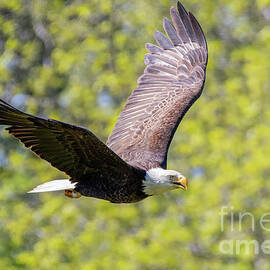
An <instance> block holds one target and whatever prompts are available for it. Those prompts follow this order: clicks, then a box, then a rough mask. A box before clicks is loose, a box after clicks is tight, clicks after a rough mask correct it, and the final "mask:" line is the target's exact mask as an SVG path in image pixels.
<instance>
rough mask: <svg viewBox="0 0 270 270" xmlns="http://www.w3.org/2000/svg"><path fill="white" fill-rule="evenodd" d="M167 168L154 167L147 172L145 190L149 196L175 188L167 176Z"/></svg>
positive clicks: (144, 181)
mask: <svg viewBox="0 0 270 270" xmlns="http://www.w3.org/2000/svg"><path fill="white" fill-rule="evenodd" d="M167 175H168V173H167V170H164V169H162V168H152V169H150V170H148V171H147V172H146V175H145V178H144V180H143V192H144V193H145V194H147V195H149V196H151V195H156V194H160V193H163V192H166V191H169V190H172V189H174V187H172V185H170V183H169V181H168V178H167Z"/></svg>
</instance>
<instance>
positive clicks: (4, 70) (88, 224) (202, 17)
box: [0, 0, 270, 270]
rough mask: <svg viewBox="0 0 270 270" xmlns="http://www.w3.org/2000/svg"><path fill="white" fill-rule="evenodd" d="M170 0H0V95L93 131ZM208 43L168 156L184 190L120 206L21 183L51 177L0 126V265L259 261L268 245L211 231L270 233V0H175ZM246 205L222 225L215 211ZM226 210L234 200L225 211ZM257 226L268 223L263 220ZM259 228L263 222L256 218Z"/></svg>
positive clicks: (128, 79)
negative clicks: (202, 71)
mask: <svg viewBox="0 0 270 270" xmlns="http://www.w3.org/2000/svg"><path fill="white" fill-rule="evenodd" d="M175 4H176V3H175V1H169V0H157V1H152V0H136V1H127V0H103V1H99V0H89V1H82V0H74V1H71V0H70V1H61V0H51V1H49V0H48V1H42V0H32V1H31V0H0V96H1V98H3V99H5V100H6V101H8V102H12V104H14V105H15V106H17V107H19V108H21V109H23V110H25V111H27V112H30V113H33V114H38V115H44V116H47V117H50V118H55V119H59V120H63V121H67V122H70V123H74V124H79V125H83V126H87V127H88V128H89V129H90V130H92V131H93V132H94V133H95V134H96V135H97V136H98V137H99V138H101V139H102V140H103V141H105V140H106V138H107V136H108V135H109V133H110V131H111V130H112V128H113V126H114V124H115V122H116V120H117V116H118V114H119V112H120V110H121V108H122V106H123V104H124V102H125V100H126V98H127V97H128V96H129V94H130V93H131V91H132V90H133V89H134V88H135V87H136V80H137V78H138V76H139V75H140V74H141V73H142V71H143V68H144V64H143V57H144V54H145V53H146V50H145V48H144V43H146V42H154V41H153V31H154V30H156V29H159V30H161V29H162V18H163V17H164V16H167V17H168V16H169V7H170V6H171V5H175ZM183 4H184V6H185V7H186V8H187V9H188V10H191V11H192V12H193V14H195V15H196V17H197V19H198V20H199V22H200V23H201V25H202V27H203V29H204V32H205V34H206V37H207V40H208V45H209V64H208V69H207V80H206V85H205V91H204V93H203V95H202V97H201V98H200V99H199V101H198V102H196V103H195V105H194V106H193V107H192V108H191V110H190V111H189V113H188V114H187V115H186V117H185V119H184V120H183V121H182V124H181V125H180V127H179V129H178V131H177V133H176V136H175V139H174V141H173V144H172V146H171V148H170V152H169V163H168V167H169V168H171V169H176V170H179V171H181V172H182V173H183V174H185V175H186V176H187V177H188V179H189V185H190V188H189V190H188V191H187V192H181V191H173V192H170V193H167V194H164V195H162V196H157V197H153V198H149V199H146V200H145V201H142V202H140V203H137V204H133V205H115V204H111V203H108V202H105V201H101V200H96V199H91V198H83V199H80V200H70V199H68V198H66V197H64V196H63V195H62V193H61V192H58V193H57V192H56V193H50V194H42V195H30V194H26V191H28V190H30V189H32V188H33V187H34V186H36V185H38V184H40V183H42V182H45V181H48V180H52V179H59V178H60V179H61V178H63V176H64V175H63V174H61V173H60V172H58V171H57V170H56V169H53V168H51V167H50V166H49V165H48V164H47V163H46V162H42V161H40V160H39V159H38V158H37V157H35V156H34V155H33V154H32V153H30V152H29V151H27V150H26V149H24V148H23V147H22V146H21V145H19V144H18V142H17V141H16V140H15V139H13V138H11V137H10V136H9V135H8V134H7V132H5V131H4V130H3V129H2V130H1V136H0V269H42V270H45V269H81V270H88V269H125V270H133V269H134V270H135V269H136V270H137V269H139V270H140V269H145V270H148V269H151V270H152V269H153V270H161V269H241V270H242V269H260V270H261V269H269V267H270V261H269V256H270V255H267V254H263V252H259V253H258V254H256V253H255V252H254V250H252V249H249V250H246V249H244V248H241V249H240V251H239V252H238V253H237V254H236V253H235V252H234V253H233V254H223V253H222V252H221V251H220V243H221V241H222V240H224V239H225V240H226V239H231V240H237V239H246V240H256V241H258V242H259V243H262V242H263V241H265V240H267V239H270V235H269V230H266V229H263V228H262V227H261V226H259V220H260V218H261V216H262V215H263V214H264V213H267V212H270V179H269V175H270V140H269V134H270V106H269V104H270V94H269V93H270V76H269V75H270V24H269V21H270V0H256V1H255V0H237V1H235V0H219V1H213V0H200V1H198V0H189V1H187V0H183ZM222 206H228V207H229V208H228V209H229V210H230V209H231V212H233V215H234V217H235V218H237V216H238V214H239V213H243V212H250V213H252V214H253V215H254V219H255V230H254V231H253V230H252V227H251V222H250V219H249V218H246V219H245V220H244V222H243V227H242V230H239V229H238V227H236V229H235V230H233V231H231V230H230V215H227V216H225V229H224V231H222V230H221V221H220V215H219V212H220V209H221V207H222ZM230 207H233V208H230ZM268 228H269V226H268ZM269 229H270V228H269Z"/></svg>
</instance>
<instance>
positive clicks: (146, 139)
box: [0, 2, 207, 203]
mask: <svg viewBox="0 0 270 270" xmlns="http://www.w3.org/2000/svg"><path fill="white" fill-rule="evenodd" d="M177 9H178V11H177V10H176V9H175V8H174V7H172V8H171V10H170V13H171V19H172V23H171V22H170V21H169V20H168V19H167V18H164V20H163V27H164V30H165V32H166V34H167V36H168V38H167V37H166V36H165V35H164V34H163V33H161V32H159V31H155V33H154V37H155V39H156V41H157V43H158V45H159V46H156V45H153V44H150V43H147V44H146V49H147V50H148V51H149V53H147V54H146V55H145V64H146V68H145V70H144V73H143V74H142V75H141V76H140V78H139V79H138V86H137V88H136V89H135V90H134V91H133V93H132V94H131V96H130V97H129V98H128V100H127V103H126V105H125V107H124V109H123V110H122V112H121V113H120V116H119V118H118V122H117V123H116V125H115V127H114V129H113V131H112V133H111V135H110V136H109V138H108V141H107V143H106V144H104V143H103V142H102V141H100V140H99V139H98V138H97V137H96V136H95V135H94V134H93V133H92V132H91V131H89V130H88V129H86V128H83V127H79V126H75V125H70V124H67V123H64V122H60V121H57V120H53V119H46V118H42V117H37V116H33V115H30V114H27V113H24V112H22V111H20V110H18V109H16V108H14V107H13V106H11V105H9V104H8V103H6V102H5V101H3V100H0V124H1V125H8V126H9V127H7V128H6V129H7V130H8V132H9V133H10V134H12V135H13V136H15V137H16V138H17V139H19V140H20V141H21V142H22V143H23V144H24V145H25V146H26V147H28V148H30V150H32V151H33V152H34V153H35V154H36V155H38V156H39V157H40V158H42V159H45V160H47V161H48V162H49V163H50V164H51V165H52V166H54V167H56V168H57V169H59V170H60V171H63V172H65V173H66V174H67V175H68V176H69V179H63V180H54V181H50V182H46V183H44V184H42V185H39V186H37V187H36V188H34V189H33V190H31V191H29V192H30V193H35V192H45V191H55V190H64V192H65V195H66V196H68V197H71V198H79V197H80V196H87V197H95V198H99V199H104V200H108V201H110V202H113V203H133V202H138V201H140V200H142V199H144V198H146V197H148V196H152V195H155V194H160V193H162V192H165V191H168V190H172V189H176V188H180V189H182V190H186V189H187V180H186V178H185V177H184V176H183V175H182V174H181V173H179V172H177V171H173V170H167V169H166V167H167V153H168V148H169V146H170V143H171V141H172V138H173V135H174V133H175V131H176V129H177V127H178V125H179V123H180V121H181V120H182V118H183V116H184V115H185V113H186V112H187V111H188V109H189V108H190V106H191V105H192V104H193V103H194V102H195V101H196V100H197V99H198V98H199V96H200V95H201V93H202V90H203V86H204V81H205V70H206V64H207V44H206V40H205V37H204V34H203V31H202V29H201V27H200V25H199V23H198V22H197V20H196V19H195V17H194V16H193V15H192V14H191V13H188V12H186V10H185V9H184V7H183V6H182V5H181V4H180V3H179V2H178V3H177Z"/></svg>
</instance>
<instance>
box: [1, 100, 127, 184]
mask: <svg viewBox="0 0 270 270" xmlns="http://www.w3.org/2000/svg"><path fill="white" fill-rule="evenodd" d="M0 125H8V126H10V127H8V128H7V130H8V131H9V133H11V134H12V135H13V136H15V137H16V138H18V139H19V140H20V141H21V142H22V143H23V144H24V145H25V146H26V147H28V148H30V149H31V150H32V151H33V152H34V153H35V154H37V155H38V156H39V157H41V158H43V159H45V160H47V161H48V162H49V163H51V165H53V166H54V167H56V168H57V169H59V170H61V171H63V172H65V173H66V174H68V175H69V176H71V177H72V178H75V179H78V178H81V177H82V176H83V175H87V174H89V173H93V172H96V171H95V170H97V169H100V170H111V168H115V170H119V168H121V169H123V170H124V171H125V170H127V169H129V167H130V166H129V165H128V164H126V163H125V162H124V161H123V160H122V159H121V158H120V157H118V156H117V155H116V154H115V153H114V152H113V151H112V150H110V149H109V148H108V147H107V146H106V145H105V144H104V143H103V142H101V141H100V140H99V139H98V138H97V137H96V136H95V135H94V134H93V133H92V132H90V131H89V130H87V129H85V128H83V127H78V126H73V125H69V124H66V123H64V122H60V121H56V120H52V119H44V118H40V117H36V116H33V115H30V114H26V113H23V112H21V111H19V110H17V109H16V108H14V107H12V106H11V105H9V104H8V103H6V102H4V101H3V100H1V99H0Z"/></svg>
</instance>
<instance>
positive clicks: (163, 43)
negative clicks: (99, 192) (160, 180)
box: [107, 2, 207, 170]
mask: <svg viewBox="0 0 270 270" xmlns="http://www.w3.org/2000/svg"><path fill="white" fill-rule="evenodd" d="M171 18H172V21H173V25H172V24H171V23H170V22H169V20H168V19H166V18H165V19H164V22H163V25H164V29H165V31H166V33H167V35H168V37H169V38H170V39H167V38H166V37H165V36H164V35H163V34H162V33H161V32H158V31H156V32H155V39H156V40H157V42H158V43H159V45H160V47H158V46H155V45H153V44H147V45H146V48H147V49H148V51H149V52H150V53H149V54H146V55H145V64H146V65H147V67H146V69H145V70H144V74H143V75H142V76H141V77H140V78H139V80H138V87H137V88H136V89H135V90H134V91H133V93H132V95H131V96H130V97H129V99H128V101H127V103H126V105H125V108H124V109H123V111H122V112H121V114H120V116H119V119H118V122H117V124H116V126H115V128H114V130H113V132H112V133H111V135H110V137H109V139H108V141H107V145H108V146H109V147H110V148H111V149H112V150H113V151H114V152H115V153H117V154H118V155H119V156H120V157H121V158H122V159H123V160H125V161H126V162H128V163H129V164H131V165H133V166H136V167H139V168H143V169H146V170H147V169H149V168H151V167H158V166H161V167H163V168H165V167H166V161H167V152H168V147H169V145H170V142H171V140H172V137H173V135H174V133H175V130H176V128H177V127H178V125H179V123H180V121H181V119H182V118H183V116H184V115H185V113H186V112H187V110H188V109H189V108H190V106H191V105H192V104H193V103H194V102H195V101H196V99H197V98H198V97H199V96H200V94H201V92H202V89H203V85H204V80H205V69H206V64H207V44H206V40H205V37H204V35H203V32H202V30H201V27H200V25H199V23H198V22H197V21H196V19H195V18H194V17H193V15H192V14H191V13H187V12H186V11H185V9H184V7H183V6H182V5H181V4H180V3H179V2H178V12H177V11H176V10H175V9H174V8H171Z"/></svg>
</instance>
